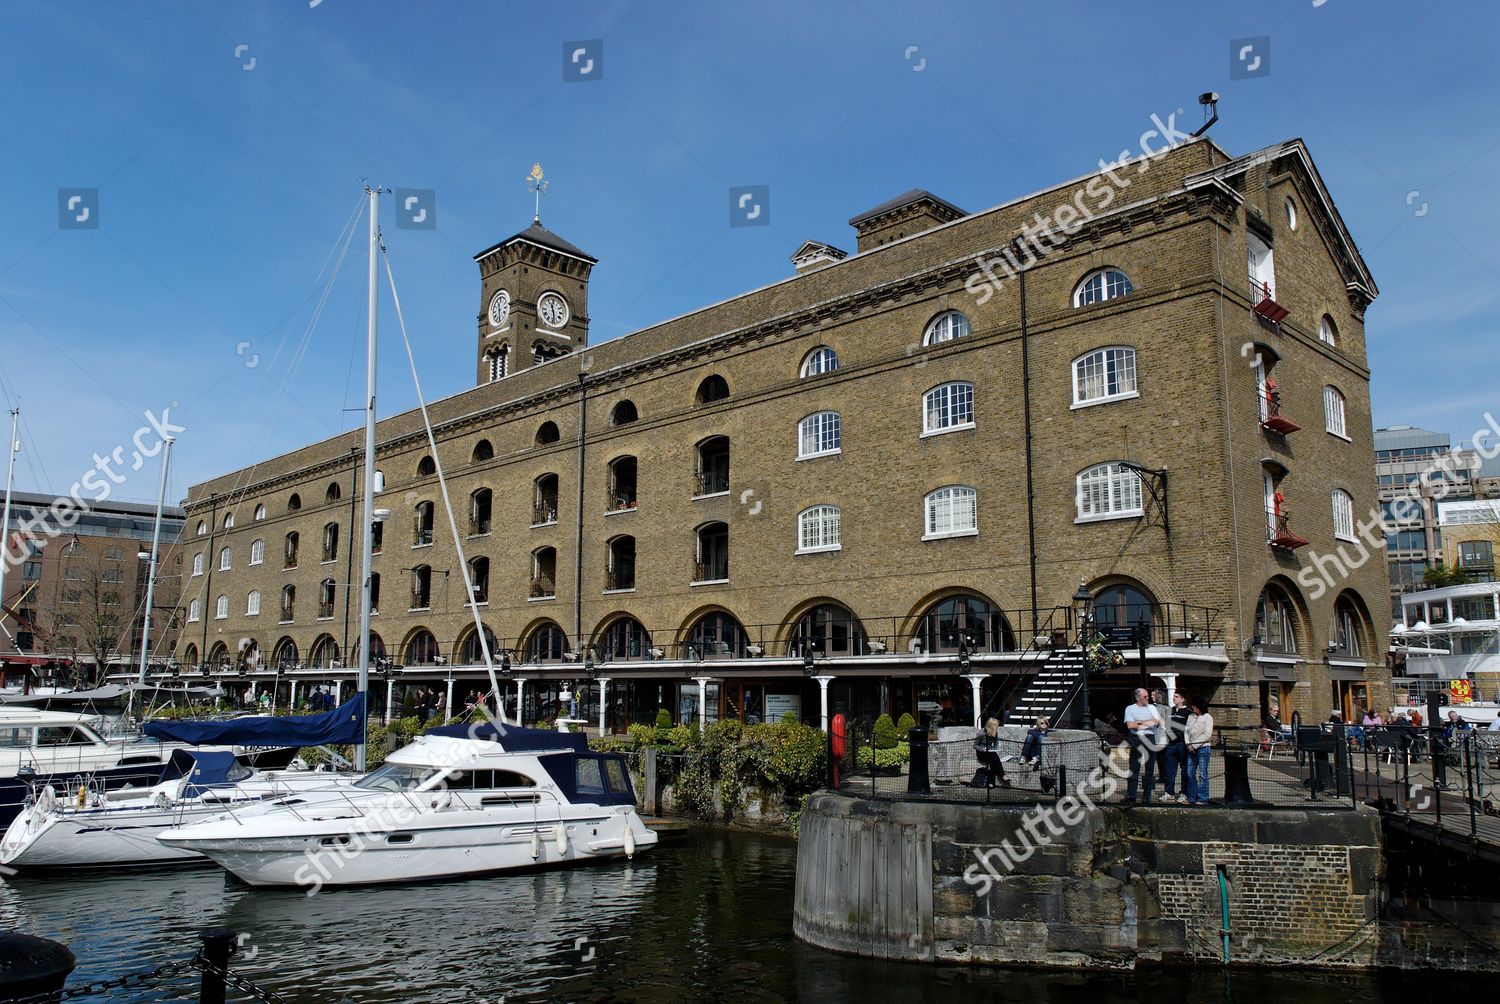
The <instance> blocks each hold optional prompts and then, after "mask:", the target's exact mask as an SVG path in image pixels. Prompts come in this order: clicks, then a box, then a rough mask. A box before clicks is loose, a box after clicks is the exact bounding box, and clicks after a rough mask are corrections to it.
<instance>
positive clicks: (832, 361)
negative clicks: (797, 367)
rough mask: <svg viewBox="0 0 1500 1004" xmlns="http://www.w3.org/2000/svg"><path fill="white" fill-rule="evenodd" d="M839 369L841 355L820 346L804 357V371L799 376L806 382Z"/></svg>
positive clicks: (824, 346)
mask: <svg viewBox="0 0 1500 1004" xmlns="http://www.w3.org/2000/svg"><path fill="white" fill-rule="evenodd" d="M838 368H839V354H838V353H837V352H835V351H833V350H832V349H830V348H829V347H828V346H826V345H819V346H818V347H817V348H815V349H813V350H812V351H811V352H809V353H808V354H807V355H805V356H803V357H802V369H801V371H800V373H799V376H801V378H802V379H803V380H806V379H807V378H808V377H815V376H820V375H822V374H824V373H832V372H833V371H834V370H836V369H838Z"/></svg>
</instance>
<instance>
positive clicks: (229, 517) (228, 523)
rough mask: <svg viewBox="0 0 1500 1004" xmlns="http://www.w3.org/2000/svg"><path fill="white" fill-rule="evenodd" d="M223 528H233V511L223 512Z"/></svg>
mask: <svg viewBox="0 0 1500 1004" xmlns="http://www.w3.org/2000/svg"><path fill="white" fill-rule="evenodd" d="M224 529H226V530H233V529H234V513H232V512H226V513H225V514H224Z"/></svg>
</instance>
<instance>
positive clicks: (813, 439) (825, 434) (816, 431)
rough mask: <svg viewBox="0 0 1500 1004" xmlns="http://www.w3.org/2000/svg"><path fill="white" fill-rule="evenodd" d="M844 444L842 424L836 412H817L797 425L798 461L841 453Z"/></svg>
mask: <svg viewBox="0 0 1500 1004" xmlns="http://www.w3.org/2000/svg"><path fill="white" fill-rule="evenodd" d="M842 442H843V428H842V422H841V421H840V420H839V413H838V412H836V411H820V412H816V413H814V414H812V415H808V416H807V417H806V418H804V419H803V420H802V421H801V422H799V423H797V459H798V460H805V459H807V458H809V457H826V456H828V455H830V454H833V453H840V452H842V450H841V444H842Z"/></svg>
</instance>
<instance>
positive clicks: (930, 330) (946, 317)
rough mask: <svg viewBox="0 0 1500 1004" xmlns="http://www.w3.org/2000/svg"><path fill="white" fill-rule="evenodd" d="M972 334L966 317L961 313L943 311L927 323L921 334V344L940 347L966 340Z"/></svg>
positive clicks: (972, 330)
mask: <svg viewBox="0 0 1500 1004" xmlns="http://www.w3.org/2000/svg"><path fill="white" fill-rule="evenodd" d="M973 332H974V329H973V328H972V327H971V326H970V325H969V319H968V317H966V316H965V315H964V314H963V313H962V312H961V311H957V310H945V311H943V312H942V313H941V314H939V315H937V316H936V317H934V318H933V319H932V320H930V321H928V322H927V330H925V331H924V332H922V344H923V345H942V344H943V343H944V342H951V341H955V340H956V339H959V338H967V337H968V336H969V335H971V334H973Z"/></svg>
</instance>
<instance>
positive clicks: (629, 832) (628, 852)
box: [625, 819, 635, 858]
mask: <svg viewBox="0 0 1500 1004" xmlns="http://www.w3.org/2000/svg"><path fill="white" fill-rule="evenodd" d="M625 856H626V857H627V858H633V857H635V829H634V828H633V827H632V826H631V825H630V821H629V820H628V819H627V820H626V821H625Z"/></svg>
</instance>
